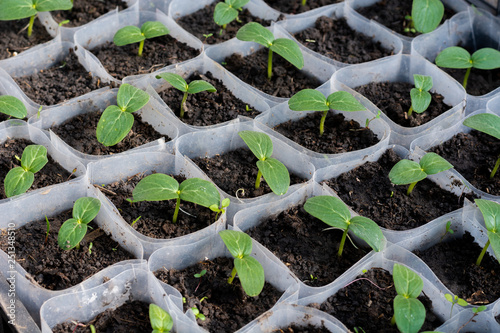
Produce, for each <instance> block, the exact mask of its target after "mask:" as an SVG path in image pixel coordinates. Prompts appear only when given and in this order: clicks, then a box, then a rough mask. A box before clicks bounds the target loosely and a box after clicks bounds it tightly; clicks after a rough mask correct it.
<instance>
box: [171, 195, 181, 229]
mask: <svg viewBox="0 0 500 333" xmlns="http://www.w3.org/2000/svg"><path fill="white" fill-rule="evenodd" d="M180 206H181V198H180V197H178V198H177V202H176V203H175V211H174V217H173V218H172V223H175V222H177V215H179V207H180Z"/></svg>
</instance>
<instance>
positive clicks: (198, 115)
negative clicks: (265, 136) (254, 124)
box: [159, 72, 260, 126]
mask: <svg viewBox="0 0 500 333" xmlns="http://www.w3.org/2000/svg"><path fill="white" fill-rule="evenodd" d="M193 80H204V81H206V82H209V83H211V84H212V85H213V86H214V87H215V89H217V91H216V92H208V91H202V92H199V93H196V94H189V95H188V98H187V100H186V103H185V109H184V118H182V119H181V120H182V121H183V122H184V123H186V124H188V125H193V126H209V125H215V124H219V123H223V122H225V121H229V120H233V119H235V118H237V117H238V116H245V117H250V118H255V117H256V116H257V115H259V114H260V112H259V111H256V110H253V106H251V105H248V104H246V103H244V102H243V101H241V100H240V99H238V98H236V97H235V96H234V95H233V94H232V93H231V91H229V90H228V89H227V88H226V86H224V84H223V83H222V81H220V80H218V79H216V78H214V77H213V75H212V73H210V72H207V73H206V74H200V73H198V72H196V73H193V74H191V76H189V78H187V82H188V83H190V82H192V81H193ZM159 95H160V97H161V98H162V99H163V101H164V102H165V103H167V105H168V106H169V107H170V109H171V110H172V111H173V112H174V113H175V114H176V115H177V116H179V113H180V109H181V101H182V96H183V95H184V93H183V92H181V91H180V90H177V89H175V88H169V89H166V90H163V91H161V92H160V93H159ZM247 107H248V108H249V110H248V111H247Z"/></svg>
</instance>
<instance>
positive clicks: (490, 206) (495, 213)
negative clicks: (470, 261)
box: [474, 199, 500, 266]
mask: <svg viewBox="0 0 500 333" xmlns="http://www.w3.org/2000/svg"><path fill="white" fill-rule="evenodd" d="M474 202H475V203H476V205H477V207H479V210H480V211H481V214H483V219H484V225H485V226H486V230H487V231H488V232H487V234H488V241H487V242H486V244H485V245H484V248H483V250H482V251H481V254H480V255H479V257H478V258H477V260H476V265H477V266H480V265H481V261H482V260H483V257H484V255H485V253H486V250H487V249H488V246H490V245H491V248H492V249H493V253H494V254H495V257H496V258H497V260H498V262H500V204H498V203H496V202H493V201H489V200H484V199H476V200H474Z"/></svg>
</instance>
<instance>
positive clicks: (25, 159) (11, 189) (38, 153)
mask: <svg viewBox="0 0 500 333" xmlns="http://www.w3.org/2000/svg"><path fill="white" fill-rule="evenodd" d="M16 158H17V159H18V160H20V161H21V166H20V167H15V168H13V169H11V170H10V171H9V172H8V173H7V175H6V176H5V179H4V188H5V195H6V196H7V198H10V197H12V196H14V195H18V194H22V193H24V192H26V191H27V190H28V189H29V188H30V187H31V185H32V184H33V181H34V180H35V173H37V172H38V171H40V170H41V169H42V168H43V167H44V166H45V164H47V162H48V161H49V160H48V158H47V148H45V147H44V146H40V145H29V146H27V147H26V148H24V151H23V154H22V156H21V158H19V157H17V156H16Z"/></svg>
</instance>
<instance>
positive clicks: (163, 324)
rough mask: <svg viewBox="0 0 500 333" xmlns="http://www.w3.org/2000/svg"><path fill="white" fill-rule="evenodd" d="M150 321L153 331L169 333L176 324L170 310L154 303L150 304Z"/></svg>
mask: <svg viewBox="0 0 500 333" xmlns="http://www.w3.org/2000/svg"><path fill="white" fill-rule="evenodd" d="M149 321H150V322H151V328H152V329H153V332H152V333H168V332H170V330H171V329H172V327H173V326H174V322H173V320H172V317H170V315H169V314H168V312H167V311H165V310H163V309H162V308H160V307H159V306H158V305H156V304H153V303H151V304H149Z"/></svg>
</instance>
